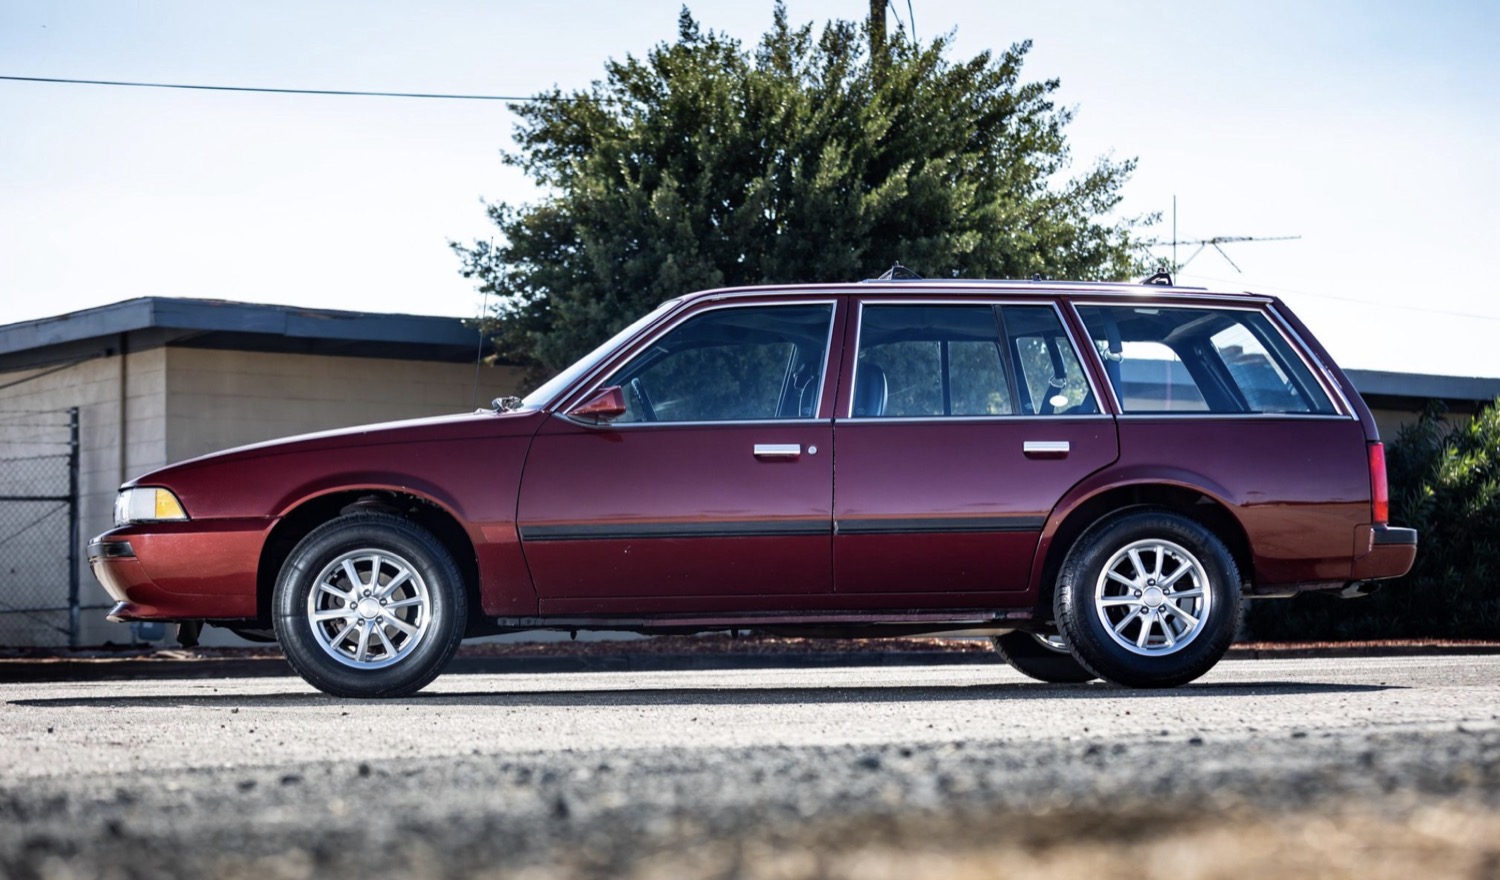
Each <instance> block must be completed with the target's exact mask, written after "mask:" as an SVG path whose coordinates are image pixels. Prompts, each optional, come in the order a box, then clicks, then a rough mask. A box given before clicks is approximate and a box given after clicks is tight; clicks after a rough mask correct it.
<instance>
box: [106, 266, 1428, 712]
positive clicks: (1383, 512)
mask: <svg viewBox="0 0 1500 880" xmlns="http://www.w3.org/2000/svg"><path fill="white" fill-rule="evenodd" d="M116 521H117V523H118V527H117V528H114V529H112V530H111V531H108V532H106V533H104V534H103V535H100V536H99V537H98V538H97V539H95V541H94V542H93V543H92V544H91V545H90V548H89V557H90V562H91V564H92V566H93V570H94V573H95V575H96V576H97V577H98V579H99V580H100V582H101V583H103V584H104V586H105V588H106V589H107V590H108V591H109V593H110V594H111V596H113V597H114V598H115V599H116V600H117V601H118V603H119V604H118V605H117V606H115V608H114V611H113V612H112V615H111V618H112V619H114V620H164V621H183V622H188V624H189V625H190V626H191V625H193V624H195V623H197V622H207V623H210V624H213V625H217V626H224V627H228V628H230V629H232V630H235V631H236V632H240V633H242V634H244V635H247V636H250V637H255V636H260V637H262V638H274V639H275V640H276V641H278V642H280V644H281V647H282V648H283V650H284V651H285V652H286V656H287V659H288V660H289V661H290V663H291V665H292V666H293V667H294V668H295V669H296V670H297V672H299V673H300V674H301V675H302V676H303V677H304V678H306V679H307V681H309V682H310V683H312V684H313V685H314V686H315V687H317V688H320V689H322V690H324V691H326V692H328V693H331V694H337V695H343V696H356V697H372V696H398V695H404V694H410V693H412V692H414V691H416V690H418V689H419V688H421V687H423V686H424V685H426V684H427V683H428V682H430V681H431V680H432V679H433V678H434V677H436V676H437V675H438V674H439V673H440V672H441V671H442V670H443V668H444V666H445V665H446V664H447V663H448V661H449V660H450V658H452V656H453V654H454V651H455V650H456V649H457V647H458V644H459V642H460V641H461V640H462V639H463V638H464V637H465V636H476V635H484V634H491V633H501V632H515V631H522V630H537V629H552V630H621V631H631V632H639V633H685V632H700V631H712V630H731V629H758V630H764V631H769V632H784V633H795V634H801V635H827V636H835V635H836V636H843V637H848V636H881V635H903V634H913V633H939V632H955V631H960V630H964V631H974V630H979V631H984V632H988V633H989V634H991V635H993V636H994V640H995V645H996V647H997V648H998V649H999V651H1000V653H1001V654H1002V655H1003V656H1004V657H1005V659H1006V660H1008V661H1009V662H1010V663H1011V664H1013V665H1014V666H1015V667H1016V668H1017V669H1019V670H1020V671H1021V672H1024V673H1026V674H1028V675H1030V676H1033V677H1035V678H1039V679H1042V680H1044V681H1051V682H1078V681H1088V680H1091V679H1094V678H1104V679H1107V680H1109V681H1113V682H1117V683H1119V684H1124V685H1129V686H1136V687H1165V686H1174V685H1180V684H1183V683H1185V682H1188V681H1191V680H1192V679H1194V678H1197V677H1198V676H1200V675H1202V674H1203V673H1204V672H1206V671H1207V670H1208V669H1209V668H1211V667H1212V666H1213V665H1214V664H1215V663H1216V662H1217V661H1218V660H1219V658H1220V657H1222V656H1223V654H1224V652H1225V650H1226V649H1227V648H1228V646H1229V643H1230V640H1231V639H1232V638H1233V636H1234V633H1235V629H1236V626H1237V624H1238V621H1239V615H1240V607H1241V600H1242V599H1243V598H1246V597H1251V598H1261V597H1265V598H1271V597H1287V596H1291V595H1295V594H1297V593H1299V592H1302V591H1307V590H1331V591H1339V592H1342V593H1343V594H1345V595H1356V594H1359V593H1361V592H1363V591H1365V590H1366V589H1367V587H1366V584H1367V582H1369V581H1374V580H1378V579H1381V578H1391V577H1396V576H1399V575H1401V574H1404V573H1405V572H1406V571H1407V570H1408V569H1409V568H1410V566H1411V564H1412V560H1413V558H1414V557H1415V555H1416V544H1417V535H1416V533H1415V532H1414V531H1412V530H1410V529H1403V528H1393V527H1391V526H1390V525H1388V524H1387V490H1386V480H1385V461H1384V452H1383V447H1382V446H1381V444H1380V442H1379V440H1378V437H1377V434H1376V428H1375V423H1374V421H1373V420H1372V418H1371V416H1370V413H1369V410H1368V409H1367V408H1366V407H1365V405H1364V403H1363V401H1361V400H1360V397H1359V395H1358V394H1357V393H1356V392H1355V390H1354V387H1353V386H1352V385H1351V384H1350V383H1349V380H1348V379H1347V378H1346V377H1345V376H1344V374H1343V373H1342V372H1341V371H1340V370H1339V368H1338V367H1337V366H1336V365H1335V364H1334V363H1333V361H1332V360H1331V359H1330V358H1329V356H1328V354H1327V352H1325V351H1324V350H1323V348H1322V347H1321V346H1320V345H1319V344H1318V343H1317V342H1316V341H1315V340H1314V339H1313V337H1312V334H1311V333H1309V332H1308V330H1307V328H1306V327H1304V326H1303V325H1302V323H1301V322H1300V321H1298V320H1297V318H1296V317H1294V316H1293V315H1292V313H1291V312H1290V311H1288V310H1287V308H1286V307H1285V306H1284V305H1283V304H1282V303H1280V302H1279V301H1277V300H1276V299H1274V298H1272V297H1267V296H1256V295H1249V294H1217V293H1208V292H1205V291H1201V290H1196V289H1189V288H1180V287H1173V286H1171V285H1170V283H1168V284H1166V285H1162V284H1140V285H1133V284H1087V283H1057V282H990V281H985V282H973V281H941V282H934V281H920V280H917V281H875V282H866V283H862V284H844V285H808V286H785V287H763V288H748V289H735V290H713V291H707V292H703V293H696V294H692V295H690V296H684V297H682V298H680V299H674V300H671V301H669V302H666V303H663V304H662V305H661V306H660V307H658V308H657V309H656V310H655V311H653V312H651V313H650V314H649V315H646V316H645V317H643V318H641V319H640V320H638V321H636V322H635V323H634V324H631V325H630V326H629V327H627V328H625V329H624V330H622V331H621V332H620V333H619V334H618V335H617V336H615V337H614V338H613V339H611V340H609V341H608V342H606V343H604V344H603V345H602V346H600V347H599V348H598V349H597V350H595V351H594V352H593V353H591V354H589V355H588V356H587V357H585V358H583V359H582V360H580V361H579V362H578V363H576V364H574V365H573V366H571V367H569V368H568V369H567V370H565V371H563V372H562V373H561V374H560V375H558V376H557V377H556V378H554V379H552V380H551V381H549V382H547V383H546V384H545V385H543V386H542V387H540V388H538V389H537V390H536V391H534V392H532V393H531V394H530V395H528V396H527V397H526V398H525V399H515V398H506V399H502V400H499V401H496V404H495V407H494V409H493V410H484V411H480V412H477V413H472V414H465V415H455V416H449V417H442V418H429V419H421V420H416V421H408V422H398V423H393V424H384V425H372V426H367V427H359V428H351V429H347V430H339V431H329V432H325V433H320V434H313V435H308V436H304V437H298V438H293V439H289V440H283V441H278V442H271V443H261V444H258V445H254V446H247V447H243V448H240V449H234V450H230V451H228V452H222V453H218V454H215V455H209V456H204V457H202V458H197V459H193V460H191V461H185V462H182V463H180V464H175V465H171V466H169V467H166V468H162V469H161V470H158V471H155V472H152V473H149V474H147V475H145V476H143V477H140V478H139V479H136V480H134V481H132V482H129V483H126V484H125V486H124V487H123V488H122V490H121V493H120V496H119V500H118V503H117V505H116Z"/></svg>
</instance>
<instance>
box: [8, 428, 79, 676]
mask: <svg viewBox="0 0 1500 880" xmlns="http://www.w3.org/2000/svg"><path fill="white" fill-rule="evenodd" d="M79 541H80V536H79V533H78V410H77V408H74V409H70V410H63V411H34V410H26V411H19V412H18V411H14V410H10V411H6V410H0V645H8V646H21V645H27V646H29V645H67V644H76V643H77V640H78V613H79V607H78V576H79V555H80V553H81V552H82V548H81V547H80V546H79Z"/></svg>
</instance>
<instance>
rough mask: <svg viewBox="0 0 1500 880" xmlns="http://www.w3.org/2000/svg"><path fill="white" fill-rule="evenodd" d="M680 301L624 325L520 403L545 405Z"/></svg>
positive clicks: (675, 300)
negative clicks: (624, 326)
mask: <svg viewBox="0 0 1500 880" xmlns="http://www.w3.org/2000/svg"><path fill="white" fill-rule="evenodd" d="M680 302H682V300H681V299H669V300H667V301H666V302H664V303H662V304H661V305H659V306H657V307H656V308H654V309H652V310H651V311H650V313H648V314H646V315H645V316H643V317H641V318H638V319H637V320H636V321H634V322H633V323H631V325H630V326H629V327H626V328H625V329H624V330H621V331H620V332H619V333H616V334H615V335H613V336H611V337H610V338H609V339H608V340H607V341H606V342H605V343H604V344H603V345H601V346H599V347H598V348H596V349H594V350H593V351H591V352H589V353H588V354H586V355H584V356H583V357H581V358H579V359H578V360H577V361H575V362H574V363H573V365H572V366H571V367H568V368H567V369H566V370H563V371H562V372H561V373H558V374H557V375H556V376H553V377H552V378H551V379H548V380H547V381H546V382H545V383H543V385H542V386H541V387H540V388H538V389H536V390H535V391H533V392H531V393H530V394H528V395H526V397H525V398H523V399H522V400H521V405H522V406H525V407H528V408H539V407H542V406H545V405H547V404H548V403H550V402H551V400H552V398H554V397H556V396H557V395H558V394H561V393H562V390H563V389H564V388H566V387H568V386H569V385H572V384H573V382H574V381H575V380H577V379H578V377H580V376H582V375H583V374H584V373H587V372H588V371H589V370H592V369H593V368H594V366H595V365H597V364H598V363H599V362H600V361H602V360H604V358H605V357H606V356H607V355H608V354H609V353H610V352H612V351H614V350H615V348H616V347H618V346H619V345H620V343H622V342H624V341H625V340H626V339H629V338H630V337H632V336H634V335H635V334H636V333H637V332H639V331H640V329H641V328H642V327H645V326H646V325H647V324H650V323H651V322H652V321H655V320H656V319H657V318H659V317H661V316H662V315H663V314H665V313H666V312H667V311H669V310H670V309H671V308H672V307H673V306H676V305H677V304H678V303H680Z"/></svg>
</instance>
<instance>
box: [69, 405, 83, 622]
mask: <svg viewBox="0 0 1500 880" xmlns="http://www.w3.org/2000/svg"><path fill="white" fill-rule="evenodd" d="M78 529H79V522H78V407H76V406H75V407H72V408H70V409H69V410H68V647H70V648H76V647H78V636H79V632H78V630H79V608H78V604H79V603H78V575H79V565H78V556H79V549H80V547H81V546H82V537H81V536H80V535H79V534H78Z"/></svg>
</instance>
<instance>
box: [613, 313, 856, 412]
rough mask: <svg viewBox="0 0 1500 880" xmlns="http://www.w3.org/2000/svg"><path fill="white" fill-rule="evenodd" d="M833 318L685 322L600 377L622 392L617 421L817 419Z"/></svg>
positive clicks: (725, 316) (737, 316)
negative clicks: (621, 410) (622, 409)
mask: <svg viewBox="0 0 1500 880" xmlns="http://www.w3.org/2000/svg"><path fill="white" fill-rule="evenodd" d="M832 320H833V306H832V305H831V304H818V305H787V306H745V307H725V308H719V309H714V310H712V311H709V312H704V313H702V314H699V315H696V316H694V317H692V318H689V319H688V320H686V321H684V322H683V323H682V324H679V325H678V326H677V327H675V328H673V329H672V330H670V331H668V332H667V333H666V335H664V336H662V337H660V338H658V339H657V340H656V341H655V342H653V343H652V344H651V345H650V347H649V348H647V349H646V350H645V351H644V352H642V353H641V354H639V355H637V356H636V357H635V358H633V359H632V360H631V361H630V362H629V363H628V364H626V365H625V366H624V367H622V368H621V369H619V370H617V371H616V372H615V373H614V375H612V376H610V377H609V378H608V379H606V380H604V382H603V383H602V384H603V385H619V386H620V387H621V388H623V389H624V391H625V405H626V411H625V414H624V415H623V416H621V417H620V418H618V419H615V423H616V424H621V423H631V422H715V421H740V420H744V421H758V420H772V419H811V418H815V417H816V416H817V401H818V394H819V392H820V391H821V389H822V385H823V364H824V361H825V360H826V355H827V346H828V333H829V325H830V322H831V321H832Z"/></svg>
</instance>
